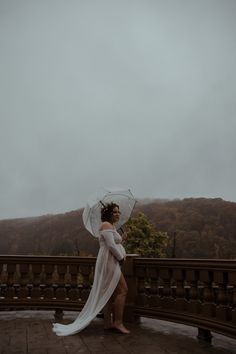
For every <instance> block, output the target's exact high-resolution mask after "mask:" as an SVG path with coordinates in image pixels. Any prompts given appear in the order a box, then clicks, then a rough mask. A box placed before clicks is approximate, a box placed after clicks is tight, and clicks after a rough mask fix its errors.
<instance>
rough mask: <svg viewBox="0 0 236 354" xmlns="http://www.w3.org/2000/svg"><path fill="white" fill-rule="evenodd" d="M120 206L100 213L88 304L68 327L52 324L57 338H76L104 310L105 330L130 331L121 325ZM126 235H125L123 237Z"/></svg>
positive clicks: (110, 206) (123, 284)
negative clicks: (97, 244) (97, 248)
mask: <svg viewBox="0 0 236 354" xmlns="http://www.w3.org/2000/svg"><path fill="white" fill-rule="evenodd" d="M119 217H120V211H119V206H118V205H117V204H115V203H110V204H107V205H104V206H103V208H102V210H101V221H102V223H101V227H100V232H99V234H100V235H99V244H100V249H99V252H98V256H97V261H96V267H95V274H94V281H93V286H92V289H91V292H90V294H89V297H88V300H87V302H86V304H85V305H84V307H83V309H82V311H81V312H80V313H79V316H78V317H77V318H76V320H75V321H74V322H73V323H71V324H69V325H62V324H59V323H54V324H53V331H54V332H55V333H56V334H57V335H58V336H67V335H71V334H75V333H77V332H79V331H81V330H82V329H84V328H85V327H87V326H88V324H89V323H90V322H91V321H92V320H93V319H94V318H95V317H96V315H97V314H98V313H99V312H100V311H101V310H102V309H103V308H104V307H105V305H106V307H105V314H104V320H105V321H104V322H105V323H104V328H105V329H114V330H117V331H119V332H120V333H123V334H128V333H130V331H129V330H128V329H127V328H125V326H124V325H123V312H124V306H125V299H126V295H127V291H128V288H127V284H126V281H125V279H124V276H123V274H122V272H121V267H120V264H121V263H122V262H123V261H124V260H125V256H126V253H125V249H124V247H123V246H122V244H121V243H122V240H123V239H122V237H121V235H120V234H119V233H118V232H117V231H116V228H115V224H116V222H117V221H118V220H119ZM125 236H126V234H124V237H125ZM112 295H114V315H115V318H114V321H113V318H112Z"/></svg>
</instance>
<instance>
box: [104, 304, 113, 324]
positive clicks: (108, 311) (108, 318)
mask: <svg viewBox="0 0 236 354" xmlns="http://www.w3.org/2000/svg"><path fill="white" fill-rule="evenodd" d="M112 307H113V300H112V297H111V298H110V300H108V302H107V304H106V306H105V307H104V311H103V312H104V328H105V329H109V328H112V325H113V318H112Z"/></svg>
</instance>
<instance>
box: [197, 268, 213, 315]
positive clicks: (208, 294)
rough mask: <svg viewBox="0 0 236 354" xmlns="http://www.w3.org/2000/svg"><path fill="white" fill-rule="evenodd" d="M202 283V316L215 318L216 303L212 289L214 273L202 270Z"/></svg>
mask: <svg viewBox="0 0 236 354" xmlns="http://www.w3.org/2000/svg"><path fill="white" fill-rule="evenodd" d="M200 281H201V282H202V283H203V297H202V306H201V314H202V315H204V316H206V317H214V316H215V312H216V305H215V303H214V293H213V288H212V281H213V272H211V271H207V270H201V271H200Z"/></svg>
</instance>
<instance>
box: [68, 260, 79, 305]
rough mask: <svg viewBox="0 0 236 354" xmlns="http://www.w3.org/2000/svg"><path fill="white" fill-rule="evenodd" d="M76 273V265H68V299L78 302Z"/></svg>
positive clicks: (77, 271) (77, 269) (77, 270)
mask: <svg viewBox="0 0 236 354" xmlns="http://www.w3.org/2000/svg"><path fill="white" fill-rule="evenodd" d="M78 273H79V267H78V265H77V264H70V265H69V274H70V278H71V280H70V288H69V290H68V298H69V299H70V300H74V301H76V300H79V289H78Z"/></svg>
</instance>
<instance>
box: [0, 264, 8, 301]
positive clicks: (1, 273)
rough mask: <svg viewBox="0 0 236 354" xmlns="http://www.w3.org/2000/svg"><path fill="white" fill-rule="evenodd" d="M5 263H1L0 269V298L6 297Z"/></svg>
mask: <svg viewBox="0 0 236 354" xmlns="http://www.w3.org/2000/svg"><path fill="white" fill-rule="evenodd" d="M7 278H8V274H7V265H6V264H4V263H1V270H0V298H1V299H4V298H5V297H6V289H7Z"/></svg>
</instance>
